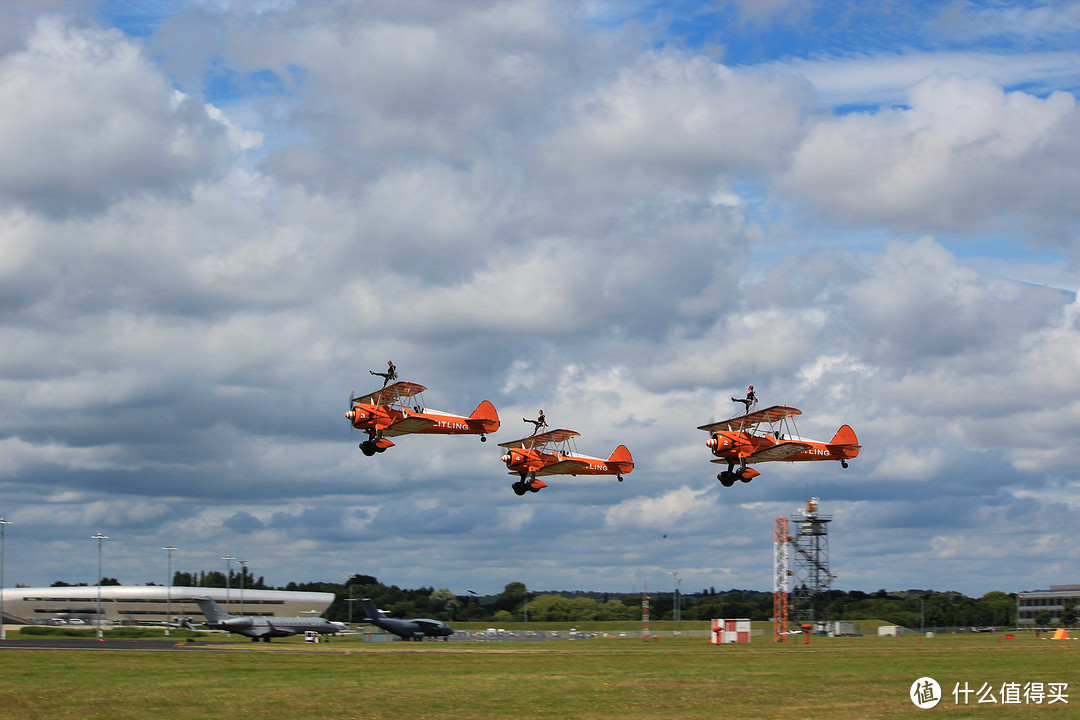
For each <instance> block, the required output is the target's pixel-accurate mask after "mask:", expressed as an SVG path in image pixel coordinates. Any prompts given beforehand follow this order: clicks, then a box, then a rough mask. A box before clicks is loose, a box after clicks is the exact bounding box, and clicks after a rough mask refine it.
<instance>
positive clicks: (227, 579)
mask: <svg viewBox="0 0 1080 720" xmlns="http://www.w3.org/2000/svg"><path fill="white" fill-rule="evenodd" d="M221 559H222V560H224V561H225V612H227V613H232V610H230V609H229V589H230V588H229V585H230V583H231V579H232V578H231V576H232V566H231V565H230V564H229V563H231V562H232V561H233V560H235V559H236V558H234V557H233V556H232V555H224V556H222V558H221ZM225 634H226V635H228V634H229V633H228V631H226V633H225Z"/></svg>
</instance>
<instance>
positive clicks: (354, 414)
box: [345, 373, 499, 457]
mask: <svg viewBox="0 0 1080 720" xmlns="http://www.w3.org/2000/svg"><path fill="white" fill-rule="evenodd" d="M376 374H381V373H376ZM387 379H388V380H389V379H390V378H387ZM425 390H427V388H426V387H424V386H423V385H418V384H417V383H413V382H403V381H398V382H395V383H393V384H392V385H386V386H384V387H382V388H381V389H379V390H376V391H375V392H372V393H368V394H367V395H361V396H360V397H350V398H349V411H348V412H347V413H345V418H346V419H347V420H348V421H349V422H351V423H352V426H353V427H354V428H356V429H357V430H363V431H364V432H366V433H367V435H368V439H367V440H365V441H364V442H362V443H360V449H361V450H363V451H364V455H367V456H368V457H370V456H372V455H374V454H375V453H377V452H384V451H386V450H387V449H388V448H391V447H393V446H394V443H393V441H391V440H390V438H392V437H397V436H399V435H409V434H414V433H415V434H419V435H479V436H480V442H487V437H485V436H486V435H488V434H489V433H493V432H495V431H496V430H498V429H499V414H498V413H497V412H496V411H495V406H494V405H492V404H491V403H490V402H488V401H487V400H484V401H483V402H481V403H480V404H479V405H477V406H476V410H474V411H473V413H472V415H470V416H468V417H465V416H463V415H455V414H453V413H448V412H443V411H441V410H431V409H429V408H425V407H424V404H423V400H422V399H421V393H423V392H424V391H425ZM350 395H351V393H350Z"/></svg>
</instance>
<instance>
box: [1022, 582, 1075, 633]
mask: <svg viewBox="0 0 1080 720" xmlns="http://www.w3.org/2000/svg"><path fill="white" fill-rule="evenodd" d="M1066 603H1072V604H1073V606H1075V607H1076V608H1077V609H1078V610H1080V585H1051V586H1050V589H1049V590H1024V591H1022V592H1020V593H1017V608H1016V609H1017V612H1018V614H1019V624H1020V625H1021V626H1023V625H1034V624H1035V616H1036V615H1038V614H1039V613H1040V612H1042V611H1043V610H1045V611H1047V612H1048V613H1050V622H1052V623H1055V624H1056V623H1057V622H1058V620H1059V619H1060V618H1061V613H1062V611H1063V610H1064V609H1065V604H1066Z"/></svg>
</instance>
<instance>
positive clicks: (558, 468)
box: [536, 459, 589, 476]
mask: <svg viewBox="0 0 1080 720" xmlns="http://www.w3.org/2000/svg"><path fill="white" fill-rule="evenodd" d="M588 466H589V463H587V462H583V461H581V460H569V459H568V460H560V461H559V462H557V463H553V464H551V465H548V466H547V467H545V468H543V469H542V470H537V471H536V474H537V475H538V476H539V475H573V474H574V471H575V470H580V469H581V468H583V467H588Z"/></svg>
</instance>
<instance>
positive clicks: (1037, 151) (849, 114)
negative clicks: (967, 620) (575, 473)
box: [0, 0, 1080, 595]
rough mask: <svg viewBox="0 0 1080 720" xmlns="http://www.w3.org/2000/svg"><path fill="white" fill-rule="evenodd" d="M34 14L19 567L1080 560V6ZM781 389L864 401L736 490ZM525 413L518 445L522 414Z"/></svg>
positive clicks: (6, 36) (964, 566)
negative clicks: (373, 397)
mask: <svg viewBox="0 0 1080 720" xmlns="http://www.w3.org/2000/svg"><path fill="white" fill-rule="evenodd" d="M4 12H5V15H4V17H5V20H6V22H5V23H3V24H2V27H3V30H2V31H0V102H3V104H4V107H5V108H8V110H7V111H6V112H5V115H4V118H3V120H2V121H0V400H2V402H3V407H4V408H5V410H4V412H3V413H2V414H0V516H3V517H5V518H7V519H9V520H12V521H13V522H14V525H12V526H9V527H8V531H7V538H8V554H7V558H6V560H7V578H8V582H9V583H16V582H17V583H22V584H27V585H35V584H48V583H51V582H52V581H54V580H65V581H67V582H92V581H93V577H92V573H93V572H95V571H96V547H95V544H94V543H93V542H91V541H90V536H91V535H92V534H93V533H94V532H96V531H98V530H100V531H102V532H105V534H107V535H109V536H110V541H109V543H108V547H107V553H106V568H107V569H106V574H108V575H109V576H114V577H118V578H119V579H121V580H122V581H123V582H127V583H144V582H148V581H154V582H160V581H161V572H162V568H163V566H164V552H163V551H161V550H160V549H159V548H161V547H162V546H165V545H174V546H177V547H178V548H180V550H178V551H177V552H176V553H174V561H173V562H174V567H176V568H178V569H183V570H188V571H192V570H200V569H211V568H217V567H219V566H220V565H221V561H220V558H221V557H222V556H223V555H232V556H234V557H239V558H243V559H246V560H248V561H249V567H250V568H251V569H252V571H253V572H254V573H255V574H256V575H264V576H265V577H266V579H267V581H268V582H270V583H277V584H283V583H286V582H288V581H290V580H343V579H344V578H346V577H348V575H350V574H352V573H364V574H371V575H375V576H377V577H379V578H380V579H382V580H384V581H386V582H390V583H395V584H398V585H402V586H413V587H416V586H433V587H448V588H450V589H451V590H453V591H455V592H458V593H462V592H464V591H465V590H466V589H473V590H477V591H479V592H498V591H499V590H501V589H502V588H503V586H504V585H505V584H506V583H508V582H513V581H523V582H526V583H527V584H528V585H529V586H530V587H535V588H543V589H557V588H564V589H575V588H576V589H594V590H610V591H632V590H636V589H640V588H641V586H642V584H643V583H645V582H649V583H650V584H651V585H654V586H662V585H663V584H664V583H665V582H667V581H668V580H669V579H670V575H668V573H670V572H671V571H675V570H677V571H679V573H680V577H681V578H683V580H684V588H695V589H696V588H706V587H716V588H718V589H719V588H729V587H744V588H756V589H768V588H769V587H770V586H771V577H772V576H771V558H772V551H771V537H772V520H773V518H774V517H776V516H779V515H790V514H792V513H795V512H796V511H797V510H798V509H799V508H800V507H801V506H802V503H803V502H804V501H805V500H806V498H807V497H808V496H811V495H816V496H820V497H821V502H822V508H823V510H824V511H825V512H829V513H831V514H832V515H833V516H834V522H833V525H832V532H833V539H832V545H831V555H832V560H833V566H834V570H835V571H836V572H837V581H836V586H837V587H839V588H842V589H860V590H870V591H872V590H876V589H878V588H882V587H884V588H888V589H905V588H909V587H923V588H936V589H941V590H944V589H955V590H960V591H962V592H966V593H970V594H976V595H977V594H981V593H984V592H987V591H989V590H995V589H999V590H1006V591H1014V590H1020V589H1025V588H1035V587H1045V586H1047V585H1049V584H1051V583H1053V584H1058V583H1064V582H1075V581H1076V578H1075V568H1074V567H1073V566H1074V565H1075V563H1073V562H1072V561H1071V559H1070V558H1072V557H1074V556H1075V554H1076V552H1077V550H1078V549H1080V545H1078V542H1077V540H1076V538H1075V536H1074V533H1071V531H1070V528H1071V522H1072V518H1073V517H1075V514H1076V512H1077V510H1078V509H1080V493H1078V489H1077V481H1078V476H1077V474H1076V471H1075V469H1074V468H1073V463H1072V462H1071V456H1070V449H1071V447H1072V446H1073V445H1074V444H1075V441H1076V439H1077V437H1078V435H1080V374H1078V373H1077V371H1076V369H1075V358H1076V357H1077V350H1078V349H1080V320H1078V317H1080V315H1078V312H1077V305H1076V297H1075V292H1076V290H1077V286H1078V285H1080V280H1078V270H1077V259H1078V249H1080V248H1078V243H1077V231H1078V227H1080V214H1078V212H1080V211H1078V210H1077V208H1080V203H1078V202H1077V197H1076V189H1075V188H1077V187H1080V182H1078V180H1080V177H1078V173H1080V171H1078V170H1077V168H1080V163H1078V162H1077V161H1078V160H1080V142H1078V138H1080V110H1078V109H1077V94H1078V91H1080V54H1078V52H1077V50H1076V48H1077V47H1080V43H1078V42H1077V40H1078V37H1077V35H1078V29H1080V3H1077V2H1054V3H1037V2H1024V3H1020V2H981V3H980V2H937V3H933V2H922V3H895V2H871V3H865V2H828V3H826V2H817V1H815V0H769V1H767V2H727V1H722V0H716V1H715V2H699V3H691V2H685V3H683V2H675V3H644V2H643V3H623V2H618V3H615V2H586V3H572V2H530V1H528V0H520V1H519V0H506V1H504V2H495V1H494V0H493V1H491V2H487V1H482V0H477V1H476V2H468V3H446V2H441V1H432V2H425V1H423V0H415V1H413V2H394V3H390V2H383V3H378V2H367V3H361V2H347V1H345V0H340V1H330V0H328V1H327V2H320V3H294V2H285V1H283V0H282V1H271V0H267V1H266V2H247V3H234V2H226V1H225V0H219V1H214V2H210V1H207V2H194V1H191V2H182V1H180V0H175V1H172V2H160V3H133V2H106V3H99V2H92V1H90V0H87V1H86V2H75V1H71V2H67V1H57V2H53V3H47V2H15V3H10V4H8V5H7V6H6V7H5V10H4ZM387 358H392V359H393V360H394V361H395V362H396V363H397V365H398V367H399V368H400V371H401V374H402V376H403V377H404V378H405V379H409V380H414V381H416V382H420V383H422V384H424V385H426V386H427V387H428V388H429V390H428V392H427V394H426V401H427V403H428V405H430V406H432V407H435V408H440V409H445V410H448V411H452V412H459V413H468V412H469V411H471V409H472V408H473V407H475V406H476V404H477V403H478V402H479V401H480V400H483V399H487V400H490V401H491V402H493V403H494V404H495V406H496V407H497V408H498V410H499V413H500V416H501V417H502V419H503V429H501V430H500V432H499V433H497V434H496V436H495V437H494V438H493V440H495V441H496V442H502V441H506V440H512V439H514V438H515V437H518V436H519V435H522V434H525V432H526V431H527V430H528V429H530V426H526V425H524V424H522V423H520V420H519V418H522V417H531V416H534V415H535V412H536V409H537V408H539V407H543V408H544V409H545V410H546V411H547V415H548V417H549V422H554V423H555V424H556V425H558V426H560V427H569V428H572V429H575V430H577V431H579V432H580V433H581V434H582V436H581V438H580V439H579V442H578V447H579V449H580V450H581V451H582V452H584V453H587V454H590V455H605V454H606V453H609V452H610V451H611V450H612V449H613V448H614V447H615V446H616V445H618V444H626V445H627V446H628V447H629V448H630V450H631V452H632V453H633V455H634V458H635V462H636V467H635V470H634V472H633V473H632V474H631V475H629V476H627V478H626V482H624V483H621V484H619V483H614V482H610V483H609V482H605V481H604V480H603V479H600V480H598V479H596V478H580V479H575V478H558V479H555V480H554V481H553V482H552V483H550V485H551V487H550V488H548V489H547V490H544V491H543V492H542V493H539V494H536V495H530V496H529V497H525V498H519V497H517V496H515V495H514V493H513V492H512V490H511V489H510V482H511V480H512V478H510V477H509V476H507V475H506V473H505V468H503V466H502V465H501V463H500V462H499V459H498V458H499V455H500V453H499V452H498V449H497V446H496V445H495V444H494V443H487V444H480V443H478V442H476V441H475V438H437V437H430V438H428V437H410V438H404V439H402V440H401V442H399V443H398V446H397V447H395V448H393V449H392V451H390V452H387V453H385V454H382V455H380V456H378V457H377V458H365V457H364V456H363V455H362V454H361V453H360V452H359V450H358V449H357V448H356V443H357V442H358V438H357V437H356V433H355V432H352V431H351V430H350V428H349V427H348V424H347V422H346V421H345V419H344V418H343V417H342V414H343V412H344V411H345V410H346V409H347V408H346V407H345V406H346V399H347V396H348V393H349V390H350V388H355V389H356V390H357V391H358V392H359V391H364V390H369V389H371V388H369V387H368V386H367V383H368V382H369V381H370V379H371V378H370V375H368V370H369V369H376V368H381V367H382V366H383V365H385V362H386V360H387ZM749 383H753V384H755V386H756V387H757V389H758V394H759V395H760V396H761V397H762V401H763V402H765V403H767V404H788V405H794V406H796V407H799V408H800V409H802V411H803V416H802V417H801V418H800V422H799V429H800V430H801V431H802V433H803V434H805V435H808V436H810V437H816V438H819V439H828V438H829V437H831V436H832V434H833V433H834V432H835V430H836V428H837V427H839V425H841V424H844V423H847V424H850V425H851V426H852V427H853V428H854V429H855V431H856V433H857V434H858V436H859V438H860V441H861V442H862V444H863V446H864V449H863V453H862V455H861V457H860V458H859V459H858V460H857V461H856V462H853V463H852V464H851V467H850V468H848V469H847V470H842V469H840V468H839V466H837V465H835V464H825V463H820V464H802V465H788V464H779V463H775V464H768V465H763V466H761V470H762V472H763V474H762V477H760V478H758V479H756V480H754V481H753V482H752V483H750V484H746V485H742V484H740V485H739V486H738V487H733V488H726V489H725V488H722V487H720V486H719V484H718V483H717V482H716V480H715V474H716V466H714V465H711V464H710V463H709V458H710V456H709V454H708V451H707V449H706V448H705V446H704V440H705V436H704V434H703V433H701V432H700V431H698V430H697V429H696V427H697V426H698V425H701V424H704V423H706V422H709V421H710V420H714V419H720V418H723V417H726V416H728V415H730V414H732V413H733V412H734V410H735V408H734V406H733V405H732V404H731V402H730V400H729V398H730V397H731V396H732V395H735V394H737V393H740V392H742V391H743V389H744V388H745V387H746V385H747V384H749ZM493 448H495V449H493Z"/></svg>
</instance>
